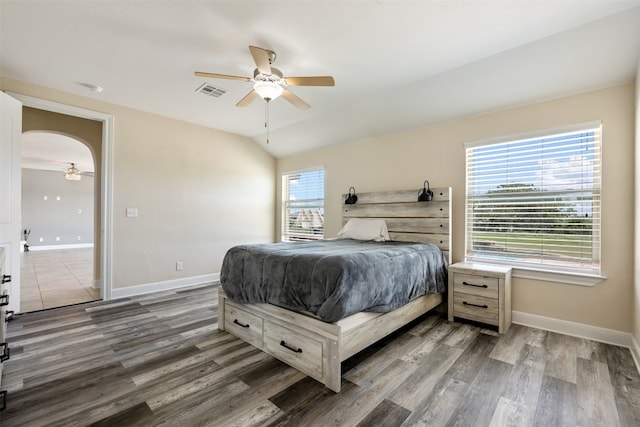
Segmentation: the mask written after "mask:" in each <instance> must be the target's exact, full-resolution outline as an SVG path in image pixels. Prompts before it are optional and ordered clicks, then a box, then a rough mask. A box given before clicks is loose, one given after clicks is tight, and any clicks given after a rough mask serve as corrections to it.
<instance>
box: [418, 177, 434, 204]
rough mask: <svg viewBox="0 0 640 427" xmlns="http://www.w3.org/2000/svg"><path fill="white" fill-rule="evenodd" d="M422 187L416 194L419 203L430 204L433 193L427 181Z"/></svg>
mask: <svg viewBox="0 0 640 427" xmlns="http://www.w3.org/2000/svg"><path fill="white" fill-rule="evenodd" d="M423 185H424V187H423V188H422V190H420V193H419V194H418V201H419V202H430V201H431V200H432V199H433V191H431V189H430V188H429V181H425V182H424V184H423Z"/></svg>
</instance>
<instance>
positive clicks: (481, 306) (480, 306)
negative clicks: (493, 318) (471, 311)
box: [462, 301, 489, 308]
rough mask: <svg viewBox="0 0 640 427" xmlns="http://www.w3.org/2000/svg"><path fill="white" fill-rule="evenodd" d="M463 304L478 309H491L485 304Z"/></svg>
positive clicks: (464, 302)
mask: <svg viewBox="0 0 640 427" xmlns="http://www.w3.org/2000/svg"><path fill="white" fill-rule="evenodd" d="M462 303H463V304H464V305H470V306H472V307H478V308H489V306H488V305H486V304H484V305H480V304H471V303H470V302H466V301H462Z"/></svg>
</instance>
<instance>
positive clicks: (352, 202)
mask: <svg viewBox="0 0 640 427" xmlns="http://www.w3.org/2000/svg"><path fill="white" fill-rule="evenodd" d="M351 190H353V194H351ZM357 201H358V196H356V189H355V188H354V187H349V194H347V198H346V199H345V200H344V204H345V205H355V204H356V202H357Z"/></svg>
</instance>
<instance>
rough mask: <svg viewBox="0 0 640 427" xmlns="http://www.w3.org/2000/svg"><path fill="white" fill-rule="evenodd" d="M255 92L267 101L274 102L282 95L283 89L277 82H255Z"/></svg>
mask: <svg viewBox="0 0 640 427" xmlns="http://www.w3.org/2000/svg"><path fill="white" fill-rule="evenodd" d="M253 90H255V91H256V92H257V93H258V95H260V98H262V99H264V100H265V101H272V100H274V99H276V98H277V97H279V96H280V95H282V91H283V88H282V86H280V84H279V83H276V82H265V81H259V82H255V84H254V85H253Z"/></svg>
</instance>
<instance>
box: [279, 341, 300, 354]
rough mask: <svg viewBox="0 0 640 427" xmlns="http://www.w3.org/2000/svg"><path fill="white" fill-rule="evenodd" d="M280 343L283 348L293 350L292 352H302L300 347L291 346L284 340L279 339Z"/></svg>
mask: <svg viewBox="0 0 640 427" xmlns="http://www.w3.org/2000/svg"><path fill="white" fill-rule="evenodd" d="M280 345H281V346H283V347H284V348H286V349H288V350H291V351H293V352H294V353H302V349H301V348H293V347H290V346H288V345H287V343H286V342H284V340H282V341H280Z"/></svg>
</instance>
